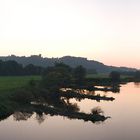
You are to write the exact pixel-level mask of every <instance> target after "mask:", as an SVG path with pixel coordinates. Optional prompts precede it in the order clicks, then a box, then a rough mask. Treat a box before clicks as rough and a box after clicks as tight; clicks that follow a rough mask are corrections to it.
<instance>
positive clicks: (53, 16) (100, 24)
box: [0, 0, 140, 68]
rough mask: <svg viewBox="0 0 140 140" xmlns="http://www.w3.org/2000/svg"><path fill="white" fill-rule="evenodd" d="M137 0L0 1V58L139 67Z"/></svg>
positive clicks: (139, 47) (138, 13)
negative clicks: (70, 58) (82, 60)
mask: <svg viewBox="0 0 140 140" xmlns="http://www.w3.org/2000/svg"><path fill="white" fill-rule="evenodd" d="M139 7H140V1H139V0H1V1H0V56H5V55H11V54H15V55H18V56H22V55H25V56H29V55H31V54H42V55H43V56H44V57H61V56H66V55H71V56H82V57H87V58H88V59H94V60H97V61H101V62H103V63H105V64H107V65H114V66H128V67H136V68H140V63H139V60H140V55H139V53H140V39H139V38H140V27H139V26H140V8H139Z"/></svg>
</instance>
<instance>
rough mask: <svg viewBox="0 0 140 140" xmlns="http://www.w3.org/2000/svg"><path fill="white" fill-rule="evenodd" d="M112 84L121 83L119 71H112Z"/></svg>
mask: <svg viewBox="0 0 140 140" xmlns="http://www.w3.org/2000/svg"><path fill="white" fill-rule="evenodd" d="M109 77H110V79H111V81H112V82H120V77H121V75H120V73H119V72H117V71H112V72H111V73H110V75H109Z"/></svg>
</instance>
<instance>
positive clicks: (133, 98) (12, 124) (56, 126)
mask: <svg viewBox="0 0 140 140" xmlns="http://www.w3.org/2000/svg"><path fill="white" fill-rule="evenodd" d="M96 93H100V94H106V95H107V96H111V97H114V98H115V100H114V101H112V102H111V101H101V102H97V101H93V100H88V99H86V100H82V101H80V102H78V101H76V100H74V99H73V100H71V102H77V103H78V105H79V106H80V111H83V112H86V113H89V112H90V111H91V109H92V108H94V107H100V108H101V109H102V110H103V111H104V115H105V116H110V117H111V118H109V119H107V120H106V121H105V122H100V123H92V122H84V121H83V120H74V119H71V120H70V119H68V118H66V117H60V116H53V117H52V116H50V115H46V116H44V117H43V118H41V119H38V116H37V115H36V114H33V115H32V116H31V117H30V118H29V119H27V120H26V121H25V120H24V121H23V120H22V121H16V120H15V117H14V116H13V115H11V116H10V117H9V118H7V119H5V120H3V121H1V122H0V140H140V85H138V84H134V83H129V84H127V85H122V86H121V89H120V93H111V92H108V93H104V92H100V91H98V92H96Z"/></svg>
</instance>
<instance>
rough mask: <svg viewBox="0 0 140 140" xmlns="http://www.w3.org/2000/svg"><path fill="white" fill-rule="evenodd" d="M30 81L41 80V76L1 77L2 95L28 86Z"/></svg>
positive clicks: (0, 90) (0, 88)
mask: <svg viewBox="0 0 140 140" xmlns="http://www.w3.org/2000/svg"><path fill="white" fill-rule="evenodd" d="M30 80H40V76H4V77H0V93H1V92H4V91H10V90H14V89H16V88H20V87H23V86H26V85H27V84H28V83H29V81H30Z"/></svg>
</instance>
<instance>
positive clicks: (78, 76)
mask: <svg viewBox="0 0 140 140" xmlns="http://www.w3.org/2000/svg"><path fill="white" fill-rule="evenodd" d="M85 77H86V69H85V68H84V67H83V66H81V65H80V66H78V67H76V68H75V69H74V78H75V82H76V84H78V85H83V84H84V81H85Z"/></svg>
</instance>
